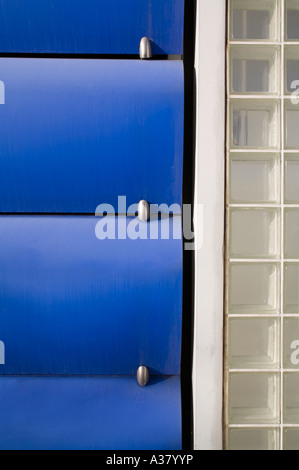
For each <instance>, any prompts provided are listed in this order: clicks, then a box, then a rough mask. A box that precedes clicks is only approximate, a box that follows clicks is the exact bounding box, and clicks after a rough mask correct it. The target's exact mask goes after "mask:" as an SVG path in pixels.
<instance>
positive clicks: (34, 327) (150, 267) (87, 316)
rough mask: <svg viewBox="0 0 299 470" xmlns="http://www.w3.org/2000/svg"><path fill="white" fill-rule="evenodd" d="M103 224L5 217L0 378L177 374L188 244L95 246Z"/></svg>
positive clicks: (0, 249) (0, 229)
mask: <svg viewBox="0 0 299 470" xmlns="http://www.w3.org/2000/svg"><path fill="white" fill-rule="evenodd" d="M99 220H101V219H99V218H96V217H55V216H52V217H47V216H42V217H39V216H35V217H29V216H17V217H14V216H2V217H0V240H1V243H0V266H1V269H0V340H1V341H3V342H4V344H5V365H0V375H7V374H37V375H39V374H45V375H52V374H62V375H63V374H82V375H90V374H107V375H108V374H112V375H116V374H125V375H129V374H134V375H135V374H136V371H137V369H138V367H139V366H140V365H146V366H147V367H148V368H149V370H150V373H151V374H155V375H157V374H158V375H176V374H179V373H180V359H181V327H182V326H181V322H182V241H181V240H174V239H170V240H161V239H157V240H150V239H147V240H140V239H137V240H131V239H125V240H99V239H98V238H97V237H96V235H95V228H96V224H97V223H98V222H99ZM132 220H134V219H129V218H127V219H126V218H121V221H120V222H118V224H117V226H116V233H117V232H118V228H120V224H122V225H123V228H124V229H125V230H126V227H128V226H129V224H130V223H131V222H132ZM168 222H169V220H168V219H165V220H162V221H156V222H151V223H150V224H149V223H148V224H142V226H143V227H147V228H150V226H152V228H153V225H156V226H157V228H159V230H161V229H163V228H164V229H165V227H166V224H168ZM173 226H175V227H176V230H177V231H178V232H179V233H180V230H181V218H180V217H175V218H173V219H171V220H170V233H171V234H172V228H173ZM137 230H138V227H137ZM0 382H1V381H0Z"/></svg>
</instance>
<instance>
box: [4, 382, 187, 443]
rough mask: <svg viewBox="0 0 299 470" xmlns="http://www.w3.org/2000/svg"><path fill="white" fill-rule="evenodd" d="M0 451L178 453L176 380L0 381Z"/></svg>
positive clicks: (177, 394)
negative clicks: (142, 384) (140, 382)
mask: <svg viewBox="0 0 299 470" xmlns="http://www.w3.org/2000/svg"><path fill="white" fill-rule="evenodd" d="M0 416H1V419H0V449H1V450H89V449H90V450H100V449H104V450H125V449H129V450H143V449H144V450H180V449H181V432H182V431H181V396H180V379H179V377H169V378H159V379H158V378H152V380H151V382H150V384H149V385H148V386H147V387H144V388H141V387H139V386H138V385H137V382H136V379H135V378H134V377H118V378H116V377H114V378H112V377H109V378H108V377H103V378H74V377H72V378H57V377H56V378H54V377H53V378H49V377H45V378H38V377H34V378H33V377H32V378H29V377H26V378H20V377H18V378H13V377H9V378H8V377H6V378H1V379H0Z"/></svg>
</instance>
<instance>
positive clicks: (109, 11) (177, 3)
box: [0, 0, 184, 54]
mask: <svg viewBox="0 0 299 470" xmlns="http://www.w3.org/2000/svg"><path fill="white" fill-rule="evenodd" d="M183 25H184V0H84V1H82V0H0V31H1V35H0V51H1V52H27V53H28V52H31V53H71V54H74V53H76V54H138V52H139V43H140V40H141V38H142V37H143V36H147V37H149V38H150V39H151V41H152V49H153V53H154V54H182V52H183Z"/></svg>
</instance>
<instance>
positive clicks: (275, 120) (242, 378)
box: [225, 0, 299, 450]
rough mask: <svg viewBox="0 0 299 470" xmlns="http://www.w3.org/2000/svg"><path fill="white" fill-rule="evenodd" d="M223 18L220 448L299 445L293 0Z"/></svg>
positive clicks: (263, 0)
mask: <svg viewBox="0 0 299 470" xmlns="http://www.w3.org/2000/svg"><path fill="white" fill-rule="evenodd" d="M228 23H229V24H228V53H227V70H228V80H227V86H228V111H227V128H228V135H227V250H226V253H227V263H226V279H227V288H226V374H225V375H226V382H225V441H226V442H225V447H226V448H227V449H231V450H239V449H240V450H282V449H286V450H299V0H230V1H229V6H228Z"/></svg>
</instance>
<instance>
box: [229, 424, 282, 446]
mask: <svg viewBox="0 0 299 470" xmlns="http://www.w3.org/2000/svg"><path fill="white" fill-rule="evenodd" d="M279 436H280V431H279V429H265V428H262V429H261V428H250V429H246V428H231V429H229V431H228V450H259V451H260V450H278V449H279Z"/></svg>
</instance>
